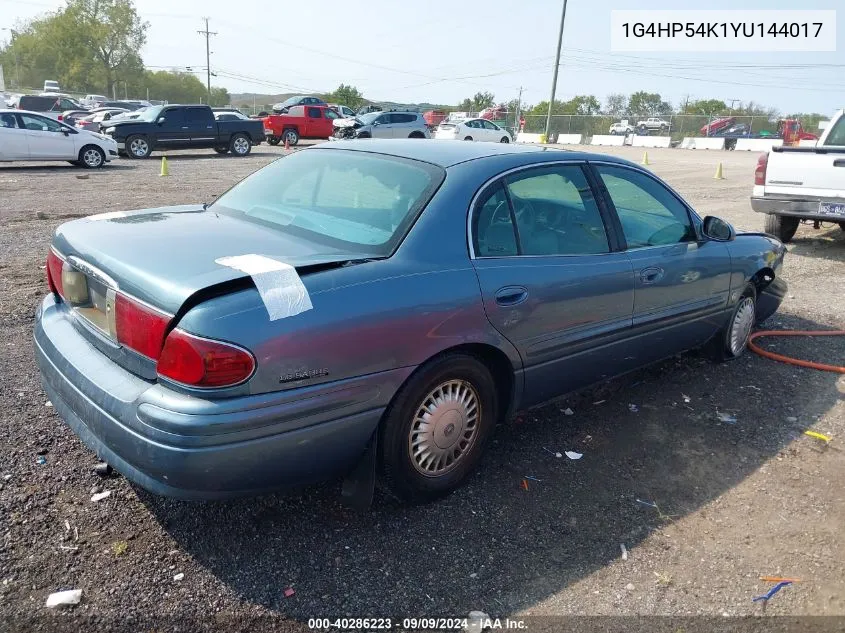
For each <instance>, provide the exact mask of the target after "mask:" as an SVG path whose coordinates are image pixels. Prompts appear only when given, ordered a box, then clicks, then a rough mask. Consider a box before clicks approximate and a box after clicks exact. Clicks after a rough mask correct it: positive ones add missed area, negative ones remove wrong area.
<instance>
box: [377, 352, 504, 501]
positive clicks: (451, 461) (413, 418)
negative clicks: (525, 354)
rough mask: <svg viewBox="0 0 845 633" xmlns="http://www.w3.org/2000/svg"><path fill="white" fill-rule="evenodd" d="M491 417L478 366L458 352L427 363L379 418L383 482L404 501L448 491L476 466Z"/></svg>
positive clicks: (491, 387) (493, 392)
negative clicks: (380, 421) (381, 418)
mask: <svg viewBox="0 0 845 633" xmlns="http://www.w3.org/2000/svg"><path fill="white" fill-rule="evenodd" d="M497 415H498V397H497V389H496V384H495V381H494V380H493V376H492V375H491V374H490V371H489V370H488V369H487V367H486V366H485V365H484V364H483V363H481V362H480V361H479V360H477V359H476V358H475V357H473V356H470V355H467V354H461V353H453V354H447V355H444V356H441V357H440V358H437V359H435V360H433V361H431V362H430V363H428V364H427V365H425V366H423V367H422V368H421V369H420V370H419V371H418V372H417V373H416V374H414V375H413V376H412V377H411V379H410V380H409V381H408V383H407V384H406V385H405V386H403V387H402V389H401V390H400V391H399V393H397V394H396V396H395V397H394V399H393V401H392V402H391V404H390V406H389V407H388V409H387V411H386V412H385V414H384V419H383V420H382V425H381V430H380V433H381V438H380V442H379V453H380V460H381V468H382V474H383V479H384V482H385V483H386V484H387V486H388V488H389V489H390V490H391V491H392V492H393V493H394V494H395V495H396V496H398V497H399V498H401V499H404V500H408V501H425V500H430V499H433V498H436V497H438V496H441V495H444V494H446V493H448V492H451V491H452V490H454V489H455V488H457V487H458V486H459V485H460V484H461V483H462V482H463V481H464V479H465V478H466V477H467V476H468V475H469V474H470V473H471V472H472V471H473V470H474V469H475V468H476V466H477V465H478V462H479V461H480V459H481V456H482V454H483V452H484V449H485V447H486V445H487V442H488V440H489V438H490V436H491V434H492V431H493V426H494V425H495V423H496V419H497Z"/></svg>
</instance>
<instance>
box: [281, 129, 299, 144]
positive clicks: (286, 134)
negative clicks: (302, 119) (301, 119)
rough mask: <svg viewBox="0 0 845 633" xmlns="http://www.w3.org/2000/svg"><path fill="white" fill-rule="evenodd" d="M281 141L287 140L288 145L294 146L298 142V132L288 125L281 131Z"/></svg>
mask: <svg viewBox="0 0 845 633" xmlns="http://www.w3.org/2000/svg"><path fill="white" fill-rule="evenodd" d="M281 140H282V141H287V143H288V145H290V146H291V147H294V146H295V145H296V144H297V143H299V132H297V131H296V130H295V129H293V128H292V127H289V128H288V129H286V130H285V131H283V132H282V138H281Z"/></svg>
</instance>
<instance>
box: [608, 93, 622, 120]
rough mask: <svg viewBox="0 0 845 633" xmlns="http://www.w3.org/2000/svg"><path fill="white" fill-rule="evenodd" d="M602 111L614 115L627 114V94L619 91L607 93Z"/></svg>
mask: <svg viewBox="0 0 845 633" xmlns="http://www.w3.org/2000/svg"><path fill="white" fill-rule="evenodd" d="M604 112H605V114H609V115H611V116H614V117H619V116H623V115H625V114H628V95H623V94H619V93H614V94H609V95H607V100H606V101H605V104H604Z"/></svg>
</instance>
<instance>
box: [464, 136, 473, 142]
mask: <svg viewBox="0 0 845 633" xmlns="http://www.w3.org/2000/svg"><path fill="white" fill-rule="evenodd" d="M464 140H465V141H471V140H472V137H471V136H467V137H466V138H465V139H464Z"/></svg>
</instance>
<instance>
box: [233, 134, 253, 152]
mask: <svg viewBox="0 0 845 633" xmlns="http://www.w3.org/2000/svg"><path fill="white" fill-rule="evenodd" d="M229 151H230V152H232V154H234V155H235V156H246V155H247V154H249V153H250V152H251V151H252V142H251V141H250V140H249V138H247V136H246V135H245V134H235V135H234V136H233V137H232V140H231V141H230V142H229Z"/></svg>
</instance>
